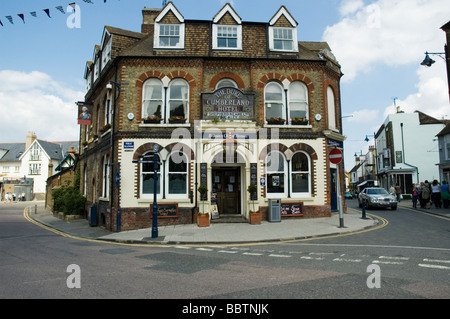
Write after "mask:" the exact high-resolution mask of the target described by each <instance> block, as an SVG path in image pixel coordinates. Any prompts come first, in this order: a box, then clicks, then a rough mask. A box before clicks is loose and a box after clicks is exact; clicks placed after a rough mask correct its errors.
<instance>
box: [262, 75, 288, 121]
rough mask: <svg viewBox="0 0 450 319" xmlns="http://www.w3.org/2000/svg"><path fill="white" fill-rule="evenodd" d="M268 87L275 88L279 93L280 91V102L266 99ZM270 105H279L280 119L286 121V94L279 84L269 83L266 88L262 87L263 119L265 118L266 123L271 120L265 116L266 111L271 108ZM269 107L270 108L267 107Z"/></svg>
mask: <svg viewBox="0 0 450 319" xmlns="http://www.w3.org/2000/svg"><path fill="white" fill-rule="evenodd" d="M270 86H277V87H278V88H279V89H280V91H281V100H268V99H267V98H266V96H267V95H266V94H267V89H268V88H269V87H270ZM271 104H281V105H282V106H281V118H283V119H284V120H286V93H285V91H284V88H283V86H282V85H281V84H279V83H278V82H273V81H272V82H269V83H267V84H266V86H265V87H264V118H265V122H266V123H267V119H268V118H271V117H269V116H268V115H267V109H268V108H271V107H272V106H271ZM269 105H270V106H269Z"/></svg>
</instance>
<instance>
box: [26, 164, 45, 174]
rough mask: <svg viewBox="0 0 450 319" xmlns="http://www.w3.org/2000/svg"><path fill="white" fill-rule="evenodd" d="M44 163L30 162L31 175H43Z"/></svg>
mask: <svg viewBox="0 0 450 319" xmlns="http://www.w3.org/2000/svg"><path fill="white" fill-rule="evenodd" d="M41 169H42V165H41V164H39V163H33V164H29V170H28V172H29V175H41Z"/></svg>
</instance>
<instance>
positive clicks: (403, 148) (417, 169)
mask: <svg viewBox="0 0 450 319" xmlns="http://www.w3.org/2000/svg"><path fill="white" fill-rule="evenodd" d="M400 128H401V131H402V152H403V163H405V164H406V165H409V166H411V167H414V168H415V169H416V172H417V182H418V183H419V182H420V179H419V168H418V167H417V166H414V165H411V164H408V163H407V162H406V156H405V140H404V137H403V123H400Z"/></svg>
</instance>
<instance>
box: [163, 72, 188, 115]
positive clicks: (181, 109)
mask: <svg viewBox="0 0 450 319" xmlns="http://www.w3.org/2000/svg"><path fill="white" fill-rule="evenodd" d="M188 114H189V85H188V83H187V82H186V81H185V80H182V79H175V80H173V81H172V82H171V83H170V84H169V104H168V113H167V115H168V116H169V118H174V117H178V118H185V119H187V118H188Z"/></svg>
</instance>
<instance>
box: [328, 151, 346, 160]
mask: <svg viewBox="0 0 450 319" xmlns="http://www.w3.org/2000/svg"><path fill="white" fill-rule="evenodd" d="M328 157H329V158H330V162H331V163H332V164H340V163H341V162H342V159H343V157H344V155H343V154H342V151H341V150H340V149H338V148H335V149H334V150H332V151H331V152H330V155H329V156H328Z"/></svg>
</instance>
